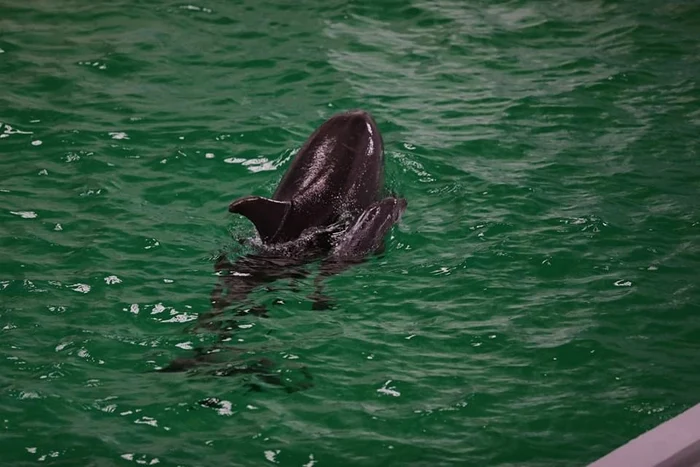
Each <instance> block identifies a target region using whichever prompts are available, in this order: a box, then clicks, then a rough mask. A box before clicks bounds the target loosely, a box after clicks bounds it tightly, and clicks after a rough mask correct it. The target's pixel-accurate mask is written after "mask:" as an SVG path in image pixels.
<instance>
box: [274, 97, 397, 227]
mask: <svg viewBox="0 0 700 467" xmlns="http://www.w3.org/2000/svg"><path fill="white" fill-rule="evenodd" d="M383 182H384V151H383V142H382V137H381V135H380V133H379V130H378V129H377V125H376V123H375V122H374V119H373V118H372V117H371V115H370V114H369V113H367V112H364V111H360V110H356V111H351V112H344V113H342V114H338V115H335V116H333V117H331V118H330V119H329V120H328V121H326V122H325V123H324V124H323V125H321V126H320V127H319V128H318V129H317V130H316V131H315V132H314V133H313V134H312V135H311V136H310V137H309V139H308V140H307V141H306V143H305V144H304V146H303V147H302V148H301V149H300V150H299V153H298V154H297V155H296V157H295V158H294V161H293V162H292V165H291V166H290V167H289V169H288V170H287V173H286V174H285V175H284V177H283V178H282V181H281V182H280V184H279V186H278V187H277V190H276V191H275V194H274V195H273V199H275V200H279V201H292V203H293V206H294V210H295V211H297V212H296V213H297V215H304V216H312V217H313V222H312V223H313V224H315V225H324V224H326V223H327V222H329V221H332V219H331V218H332V217H335V216H338V215H339V214H340V213H341V212H343V211H354V212H360V211H362V210H364V209H365V208H367V206H369V205H370V204H371V203H373V202H375V201H376V200H377V198H378V196H379V191H380V189H381V186H382V184H383ZM290 220H291V219H290ZM306 222H309V219H307V220H306Z"/></svg>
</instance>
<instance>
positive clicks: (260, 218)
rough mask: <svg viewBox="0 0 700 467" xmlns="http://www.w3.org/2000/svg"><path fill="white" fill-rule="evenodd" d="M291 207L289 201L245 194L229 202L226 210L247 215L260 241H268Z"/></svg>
mask: <svg viewBox="0 0 700 467" xmlns="http://www.w3.org/2000/svg"><path fill="white" fill-rule="evenodd" d="M291 207H292V204H291V203H290V202H289V201H277V200H274V199H269V198H263V197H261V196H246V197H245V198H241V199H238V200H236V201H234V202H233V203H231V204H230V205H229V207H228V210H229V212H234V213H237V214H241V215H242V216H245V217H247V218H248V220H250V221H251V222H252V223H253V225H255V229H256V230H257V231H258V234H259V235H260V238H261V239H262V241H263V242H264V243H270V242H271V241H272V240H273V239H274V237H275V234H276V233H277V231H278V230H279V228H280V227H281V226H282V224H283V223H284V219H285V218H286V217H287V214H288V213H289V211H290V208H291Z"/></svg>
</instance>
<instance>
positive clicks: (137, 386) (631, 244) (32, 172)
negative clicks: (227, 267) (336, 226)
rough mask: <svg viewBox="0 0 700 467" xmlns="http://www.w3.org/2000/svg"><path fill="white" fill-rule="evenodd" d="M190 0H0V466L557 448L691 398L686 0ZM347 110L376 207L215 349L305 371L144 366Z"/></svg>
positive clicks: (570, 452) (691, 151)
mask: <svg viewBox="0 0 700 467" xmlns="http://www.w3.org/2000/svg"><path fill="white" fill-rule="evenodd" d="M196 1H197V3H193V4H187V3H186V2H147V1H116V2H109V3H108V2H86V1H78V0H71V1H63V2H56V1H49V0H37V1H24V2H20V1H17V0H5V1H4V2H3V3H2V5H0V52H1V53H0V122H2V126H1V127H0V329H1V331H0V335H1V339H0V356H1V358H0V391H1V392H0V422H1V424H0V428H1V430H2V431H1V433H2V435H1V436H0V461H2V464H3V465H33V464H35V463H43V464H51V465H86V466H87V465H95V466H107V465H129V464H136V465H138V464H149V465H153V464H158V465H164V466H175V465H182V466H190V465H192V466H194V465H198V466H210V465H236V466H257V465H266V464H277V465H280V466H302V465H306V466H316V467H322V466H343V465H348V466H375V465H396V466H404V465H411V466H428V465H430V466H472V465H473V466H491V465H498V466H504V465H518V466H550V465H561V466H570V465H585V464H586V463H587V462H590V461H593V460H595V459H596V458H598V457H599V456H601V455H603V454H605V453H607V452H608V451H609V450H611V449H613V448H615V447H617V446H619V445H620V444H622V443H624V442H625V441H627V440H628V439H630V438H632V437H634V436H636V435H638V434H639V433H641V432H643V431H644V430H647V429H649V428H652V427H653V426H655V425H657V424H658V423H660V422H662V421H664V420H667V419H669V418H671V417H672V416H674V415H676V414H678V413H680V412H682V411H683V410H685V409H686V408H688V407H690V406H692V405H694V404H695V403H697V402H700V390H698V388H700V365H699V364H698V355H699V353H698V352H700V316H699V315H698V312H699V311H700V310H699V307H700V288H699V286H698V280H697V279H698V269H699V268H700V208H699V206H698V192H699V188H700V163H699V162H698V161H699V160H700V159H698V158H699V157H700V154H699V153H700V139H699V138H698V135H700V86H699V83H698V79H699V78H698V77H699V76H700V34H698V31H700V7H698V5H697V3H696V2H690V1H688V2H659V1H657V2H649V1H642V2H632V1H626V2H622V1H621V2H614V1H593V2H578V1H573V2H535V1H528V0H516V1H499V2H486V1H478V2H463V1H458V0H437V1H428V0H409V1H379V0H377V1H367V2H344V1H343V2H341V1H335V0H328V1H323V2H318V1H309V2H301V3H292V2H286V1H267V2H258V1H248V0H245V1H239V2H224V1H216V0H207V1H205V2H202V3H199V1H200V0H196ZM351 108H362V109H365V110H368V111H370V112H371V113H372V114H373V115H374V117H375V119H376V120H377V123H378V125H379V127H380V129H381V131H382V133H383V136H384V141H385V153H386V158H387V168H386V170H387V184H388V186H389V188H390V189H393V190H395V191H396V192H397V193H399V194H401V195H402V196H404V197H406V198H407V199H408V203H409V205H408V210H407V211H406V213H405V215H404V217H403V219H402V222H401V224H400V225H398V226H397V227H395V228H394V229H393V230H392V232H391V234H390V236H389V237H388V239H387V249H386V252H385V254H384V255H383V256H381V257H377V258H373V259H371V260H370V261H368V262H366V263H365V264H362V265H359V266H356V267H354V268H352V269H350V270H348V271H345V272H344V273H342V274H341V275H338V276H335V277H332V278H330V279H329V280H328V281H327V283H326V292H327V294H329V295H330V296H332V298H333V300H334V301H335V302H336V304H337V308H336V309H334V310H329V311H324V312H318V311H313V310H312V309H311V302H310V301H309V299H308V298H307V297H308V295H309V293H310V292H311V291H312V290H313V276H311V277H309V278H307V279H304V280H302V281H301V282H300V283H299V284H298V286H297V288H290V287H289V284H288V283H279V284H274V286H273V288H272V290H265V289H261V290H259V291H256V292H255V293H254V294H253V296H252V298H253V300H254V301H255V302H256V303H260V304H263V305H265V306H266V307H267V308H268V310H269V315H270V317H269V318H268V319H261V318H257V317H254V316H251V317H250V318H246V319H245V320H244V321H243V322H244V323H245V324H248V325H249V326H247V327H246V328H244V329H240V330H239V331H238V332H237V333H236V335H235V337H234V340H233V342H231V345H235V346H236V348H237V349H239V350H243V351H245V352H247V353H246V355H248V356H251V357H261V356H262V357H267V358H269V359H271V360H272V361H274V362H275V364H276V365H277V368H278V369H279V371H281V372H282V373H283V374H284V375H287V376H288V377H289V378H294V377H295V375H297V373H298V372H299V368H300V367H302V366H304V367H306V368H308V369H309V371H310V372H311V373H312V375H313V381H314V386H313V387H312V388H310V389H307V390H304V391H300V392H295V393H292V394H288V393H286V392H284V391H282V390H279V389H275V388H266V390H265V391H263V392H248V391H247V383H248V382H250V379H249V378H248V377H213V376H208V375H206V374H201V373H200V374H186V373H177V374H163V373H154V372H153V371H152V370H153V369H155V368H157V367H159V366H162V365H165V364H167V363H168V362H169V361H170V359H172V358H175V357H182V356H187V355H190V354H191V352H192V351H191V350H189V349H190V348H192V347H196V346H198V345H201V344H202V343H208V342H211V341H212V339H213V337H212V336H211V335H209V334H207V333H200V334H193V333H191V332H188V329H189V328H190V327H191V325H192V324H193V321H192V320H194V319H195V318H196V317H197V316H198V315H199V314H202V313H206V312H207V311H209V310H210V304H209V293H210V291H211V289H212V287H213V286H214V284H215V283H216V280H217V277H216V275H215V274H214V271H213V259H214V257H215V255H216V254H217V253H218V252H219V251H220V250H228V251H232V252H234V253H235V252H236V251H237V250H236V248H237V247H236V242H235V240H234V237H235V236H246V235H251V234H252V233H253V229H252V227H251V226H250V224H249V223H247V222H246V221H245V220H243V219H239V218H234V217H232V216H230V215H229V214H228V213H227V206H228V203H229V202H230V201H232V200H233V199H235V198H238V197H241V196H245V195H248V194H258V195H270V194H271V193H272V191H273V190H274V188H275V186H276V184H277V182H278V181H279V180H280V178H281V176H282V174H283V172H284V170H285V169H286V167H287V166H288V164H289V161H290V159H291V156H292V154H293V153H294V151H295V150H297V149H298V148H299V147H300V146H301V144H302V143H303V142H304V140H305V138H306V137H307V136H308V135H309V134H310V133H311V132H312V131H313V130H314V129H315V128H316V127H317V126H318V125H320V124H321V123H322V122H323V121H324V119H326V118H328V117H330V116H331V115H333V114H334V113H336V112H339V111H342V110H347V109H351ZM232 234H233V236H232ZM207 398H216V399H218V400H219V403H218V404H213V405H212V404H210V405H209V406H208V405H206V404H204V405H203V404H200V402H201V401H203V400H205V399H207Z"/></svg>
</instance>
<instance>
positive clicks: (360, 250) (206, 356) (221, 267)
mask: <svg viewBox="0 0 700 467" xmlns="http://www.w3.org/2000/svg"><path fill="white" fill-rule="evenodd" d="M383 185H384V147H383V141H382V137H381V134H380V132H379V129H378V128H377V125H376V123H375V121H374V119H373V118H372V116H371V115H370V114H369V113H367V112H365V111H362V110H353V111H348V112H343V113H340V114H336V115H334V116H332V117H331V118H330V119H328V120H327V121H326V122H324V123H323V124H322V125H321V126H320V127H319V128H318V129H317V130H316V131H314V132H313V134H312V135H311V136H310V137H309V138H308V139H307V140H306V142H305V143H304V145H303V146H302V147H301V149H299V151H298V152H297V154H296V155H295V157H294V159H293V161H292V163H291V164H290V166H289V168H288V169H287V171H286V173H285V174H284V176H283V177H282V180H281V181H280V183H279V185H278V186H277V189H276V190H275V192H274V193H273V195H272V197H271V198H266V197H262V196H246V197H243V198H239V199H237V200H235V201H233V202H232V203H231V204H230V205H229V212H231V213H236V214H240V215H242V216H244V217H246V218H248V219H249V220H250V221H251V222H252V223H253V225H254V226H255V229H256V231H257V233H258V236H259V237H260V241H261V245H260V246H259V248H258V251H256V252H255V253H254V254H251V255H246V256H243V257H241V258H239V259H238V260H236V261H235V262H233V263H231V262H229V261H228V259H227V258H226V257H225V256H223V255H222V256H220V257H219V258H218V259H217V262H216V265H215V270H216V271H217V274H219V276H220V277H219V282H218V284H217V285H216V286H215V287H214V289H213V290H212V297H211V302H212V307H213V311H212V312H210V313H206V314H205V315H203V316H201V317H200V320H199V321H200V322H202V321H204V322H208V321H209V320H211V319H212V318H213V317H215V316H217V315H219V314H221V313H222V312H223V310H224V309H225V308H226V307H228V306H229V305H231V304H232V303H234V302H243V301H244V300H245V298H246V296H247V295H248V294H249V293H250V292H251V291H252V290H253V289H255V288H256V287H258V286H260V285H263V284H266V283H270V282H273V281H277V280H280V279H291V280H295V279H298V278H301V277H305V276H306V275H307V274H308V271H306V270H305V265H307V264H308V263H310V262H312V261H314V260H317V259H322V264H321V266H320V271H319V274H318V275H317V278H316V292H315V293H314V294H313V295H312V299H314V309H325V308H327V304H328V301H327V300H326V299H325V298H324V297H323V296H322V294H321V286H320V284H321V281H322V279H323V278H324V277H328V276H329V275H332V274H337V273H339V272H341V271H343V270H344V269H346V268H347V267H349V266H351V265H352V264H356V263H358V262H361V261H363V260H364V259H365V258H366V257H367V256H368V255H370V254H372V253H376V252H378V251H381V250H382V248H383V241H384V237H385V236H386V234H387V232H388V231H389V230H390V229H391V227H392V226H393V225H394V224H395V223H396V222H398V221H399V219H400V217H401V215H402V214H403V212H404V211H405V209H406V206H407V202H406V200H405V199H403V198H397V197H396V196H388V197H385V198H382V191H383V188H384V187H383ZM249 312H252V313H255V314H258V315H260V316H262V317H266V316H267V314H266V312H265V310H264V309H262V310H261V307H251V308H249V309H244V310H240V311H238V312H237V313H236V315H237V316H241V315H244V314H248V313H249ZM219 324H220V323H219ZM224 324H225V327H226V331H232V330H235V329H236V328H237V324H236V322H235V321H233V322H228V323H224ZM207 327H211V326H207ZM212 357H213V355H212V354H211V352H210V353H205V352H204V351H201V350H198V351H197V356H196V357H195V358H194V359H177V360H174V361H173V362H172V363H171V364H170V365H169V366H168V367H166V368H164V369H163V370H162V371H183V370H185V369H188V368H190V367H192V366H194V365H196V364H199V363H208V362H211V361H212ZM259 367H260V368H262V367H267V365H263V366H259ZM237 371H238V370H237ZM238 372H248V371H247V370H245V371H244V370H240V371H238ZM227 374H231V373H227Z"/></svg>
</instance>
